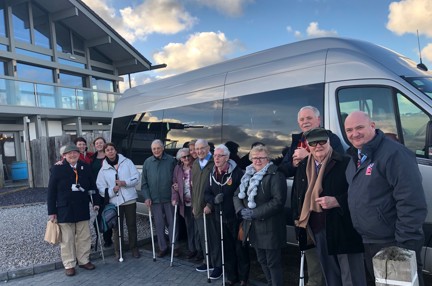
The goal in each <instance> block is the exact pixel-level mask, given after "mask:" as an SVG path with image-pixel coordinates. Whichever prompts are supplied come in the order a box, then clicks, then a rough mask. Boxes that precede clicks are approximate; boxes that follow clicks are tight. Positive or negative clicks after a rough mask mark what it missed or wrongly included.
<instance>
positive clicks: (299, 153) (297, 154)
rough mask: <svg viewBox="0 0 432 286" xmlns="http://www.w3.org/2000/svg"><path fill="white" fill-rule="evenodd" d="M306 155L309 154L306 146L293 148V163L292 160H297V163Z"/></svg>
mask: <svg viewBox="0 0 432 286" xmlns="http://www.w3.org/2000/svg"><path fill="white" fill-rule="evenodd" d="M307 156H309V152H308V151H307V149H306V148H302V147H300V148H297V149H295V150H294V154H293V163H294V161H297V165H298V162H300V161H301V160H303V159H304V158H306V157H307Z"/></svg>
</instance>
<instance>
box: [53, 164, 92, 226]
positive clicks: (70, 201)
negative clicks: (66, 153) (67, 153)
mask: <svg viewBox="0 0 432 286" xmlns="http://www.w3.org/2000/svg"><path fill="white" fill-rule="evenodd" d="M77 171H78V183H79V184H80V185H81V187H82V188H84V190H85V191H84V192H72V189H71V187H72V184H75V183H76V176H75V172H74V171H73V169H72V167H71V166H70V164H69V163H68V162H67V161H66V160H63V163H62V164H61V165H54V166H53V167H52V168H51V176H50V179H49V184H48V215H52V214H56V215H57V221H58V222H59V223H75V222H79V221H84V220H89V219H90V212H89V202H90V197H89V194H88V191H89V190H97V188H96V184H95V180H94V179H93V176H92V172H91V167H90V165H87V164H85V163H83V162H81V161H78V163H77ZM96 193H97V192H96ZM93 200H94V203H95V205H99V199H98V196H97V195H95V196H93Z"/></svg>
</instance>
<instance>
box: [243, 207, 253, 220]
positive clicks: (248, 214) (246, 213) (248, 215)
mask: <svg viewBox="0 0 432 286" xmlns="http://www.w3.org/2000/svg"><path fill="white" fill-rule="evenodd" d="M240 214H241V216H242V218H243V219H244V220H252V219H253V218H254V214H253V210H251V209H248V208H244V209H242V210H241V211H240Z"/></svg>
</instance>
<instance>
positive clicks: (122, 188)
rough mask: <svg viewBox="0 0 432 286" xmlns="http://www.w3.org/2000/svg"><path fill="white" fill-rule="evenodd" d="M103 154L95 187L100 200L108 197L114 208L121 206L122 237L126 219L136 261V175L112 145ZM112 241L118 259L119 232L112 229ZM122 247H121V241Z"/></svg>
mask: <svg viewBox="0 0 432 286" xmlns="http://www.w3.org/2000/svg"><path fill="white" fill-rule="evenodd" d="M104 151H105V155H106V158H105V160H104V161H103V163H102V168H101V169H100V171H99V174H98V177H97V180H96V184H97V187H98V189H99V193H100V195H101V196H102V197H104V198H105V196H106V195H107V196H108V197H109V202H110V203H112V204H114V205H116V206H117V205H120V229H121V237H122V238H123V237H124V235H123V233H124V232H123V219H124V218H126V225H127V229H128V237H129V249H131V250H132V256H133V257H135V258H139V257H140V253H139V251H138V247H137V224H136V199H137V198H138V194H137V192H136V189H135V186H136V185H137V184H138V183H139V173H138V170H137V169H136V167H135V165H134V163H133V162H132V161H131V160H129V159H128V158H126V157H124V156H123V155H121V154H117V148H116V146H115V145H114V144H113V143H107V144H106V145H105V147H104ZM122 240H123V239H122ZM113 241H114V251H115V255H116V257H117V258H119V257H120V253H119V232H118V228H114V229H113ZM122 245H124V244H123V241H122Z"/></svg>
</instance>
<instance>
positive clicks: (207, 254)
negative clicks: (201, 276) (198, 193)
mask: <svg viewBox="0 0 432 286" xmlns="http://www.w3.org/2000/svg"><path fill="white" fill-rule="evenodd" d="M203 219H204V244H205V252H206V253H205V254H206V264H207V283H211V280H210V269H209V252H208V242H207V221H206V214H205V213H203Z"/></svg>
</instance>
